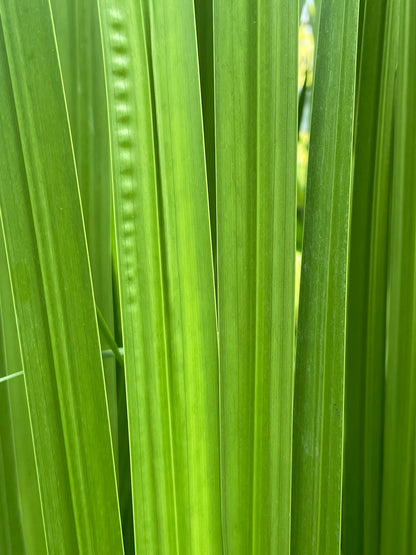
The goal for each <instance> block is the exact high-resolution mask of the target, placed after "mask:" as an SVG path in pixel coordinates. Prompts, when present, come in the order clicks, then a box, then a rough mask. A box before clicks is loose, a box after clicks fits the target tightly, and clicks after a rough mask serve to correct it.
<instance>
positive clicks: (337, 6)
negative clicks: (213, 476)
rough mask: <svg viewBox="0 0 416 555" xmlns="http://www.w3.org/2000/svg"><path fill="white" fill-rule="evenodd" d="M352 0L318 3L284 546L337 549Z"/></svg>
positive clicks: (355, 16) (353, 47)
mask: <svg viewBox="0 0 416 555" xmlns="http://www.w3.org/2000/svg"><path fill="white" fill-rule="evenodd" d="M357 26H358V1H357V0H344V1H339V2H332V1H329V0H323V1H322V3H321V12H320V28H319V39H318V48H317V60H316V72H315V89H314V101H313V112H312V128H311V145H310V158H309V160H310V162H309V169H308V190H307V199H306V215H305V231H304V245H303V255H302V274H301V286H300V301H299V322H298V340H297V354H296V377H295V406H294V446H293V498H292V508H293V510H292V517H293V520H292V552H293V554H295V555H297V554H299V555H300V554H302V555H303V554H304V553H310V554H311V555H313V554H320V553H331V554H332V553H333V554H336V553H339V552H340V547H341V545H340V543H341V489H342V479H341V478H342V454H343V402H344V359H345V348H344V342H345V312H346V311H345V304H346V269H347V255H348V230H349V199H350V185H351V167H352V130H353V113H354V90H355V69H356V67H355V66H356V45H357Z"/></svg>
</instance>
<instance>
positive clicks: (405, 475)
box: [380, 0, 416, 555]
mask: <svg viewBox="0 0 416 555" xmlns="http://www.w3.org/2000/svg"><path fill="white" fill-rule="evenodd" d="M394 5H395V13H396V14H397V15H398V17H399V28H398V31H399V32H398V43H399V44H398V66H397V90H396V96H395V101H396V106H395V125H394V139H395V148H394V155H393V181H392V193H391V232H390V244H389V274H388V300H387V329H386V340H387V351H386V370H385V379H386V395H385V417H384V457H383V486H382V487H383V490H382V507H381V542H380V553H381V555H390V554H391V553H410V552H412V551H413V550H414V547H413V546H412V545H411V543H410V541H411V539H412V536H413V532H412V527H413V524H414V511H415V501H414V497H413V493H414V490H413V487H412V480H414V475H413V472H414V470H413V468H414V466H413V465H414V449H415V424H414V423H415V417H416V413H415V403H416V378H415V376H416V347H415V337H416V217H415V214H416V158H415V152H416V138H415V134H414V128H415V125H416V105H415V102H414V99H415V95H416V68H415V67H414V56H415V52H416V35H415V33H414V30H413V27H412V21H414V18H415V17H416V5H415V3H414V2H412V1H409V0H402V1H401V2H400V1H398V2H394Z"/></svg>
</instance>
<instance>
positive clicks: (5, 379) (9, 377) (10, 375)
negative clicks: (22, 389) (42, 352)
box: [0, 371, 23, 383]
mask: <svg viewBox="0 0 416 555" xmlns="http://www.w3.org/2000/svg"><path fill="white" fill-rule="evenodd" d="M22 375H23V371H21V372H15V373H14V374H8V375H7V376H3V377H2V378H0V383H2V382H7V381H8V380H12V379H13V378H17V376H22Z"/></svg>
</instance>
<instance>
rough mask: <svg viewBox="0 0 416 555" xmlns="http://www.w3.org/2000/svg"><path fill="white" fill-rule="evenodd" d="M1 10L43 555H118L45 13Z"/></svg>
mask: <svg viewBox="0 0 416 555" xmlns="http://www.w3.org/2000/svg"><path fill="white" fill-rule="evenodd" d="M0 8H1V13H2V22H3V26H4V35H5V46H4V44H3V43H2V44H1V51H2V52H3V55H2V56H1V64H0V71H1V83H2V88H1V95H2V107H3V109H2V111H1V115H0V118H1V125H0V129H1V131H0V142H1V148H2V151H3V153H4V156H3V157H2V158H1V175H2V179H3V183H4V186H3V187H1V188H0V207H1V216H2V231H3V233H4V237H5V241H6V249H7V255H8V265H9V271H10V275H11V281H12V288H13V295H14V302H15V311H16V319H17V322H18V332H19V339H20V346H21V351H22V359H23V368H24V371H25V380H26V385H27V393H28V400H29V409H30V415H31V422H32V431H33V437H34V444H35V452H36V461H37V468H38V472H39V483H40V490H41V500H42V508H43V514H44V519H45V527H46V536H47V544H48V551H49V553H68V554H69V553H70V554H74V553H78V552H80V553H88V554H90V553H105V552H109V551H111V553H122V552H123V547H122V540H121V527H120V520H119V512H118V501H117V490H116V482H115V472H114V462H113V456H112V449H111V438H110V430H109V420H108V410H107V404H106V396H105V388H104V379H103V368H102V361H101V353H100V345H99V339H98V329H97V322H96V317H95V304H94V298H93V294H92V284H91V274H90V270H89V263H88V257H87V250H86V242H85V234H84V229H83V223H82V216H81V208H80V198H79V190H78V185H77V179H76V173H75V166H74V160H73V156H72V145H71V140H70V134H69V131H68V124H67V113H66V107H65V102H64V96H63V92H62V81H61V76H60V70H59V65H58V59H57V55H56V45H55V40H54V34H53V26H52V20H51V13H50V6H49V5H48V4H47V3H40V4H33V3H31V2H26V1H23V2H19V3H18V4H14V3H10V2H4V1H2V2H1V3H0ZM33 28H34V29H36V30H37V34H36V35H35V37H33V34H32V32H31V31H32V29H33ZM6 52H7V59H6V56H5V53H6ZM7 62H8V64H9V67H8V65H7ZM9 68H10V74H9ZM17 214H18V215H19V218H17V217H16V215H17ZM58 254H59V255H58ZM92 398H94V403H91V399H92Z"/></svg>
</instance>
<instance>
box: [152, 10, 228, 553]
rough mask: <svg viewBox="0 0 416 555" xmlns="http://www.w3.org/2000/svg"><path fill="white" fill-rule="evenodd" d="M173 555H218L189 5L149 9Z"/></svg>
mask: <svg viewBox="0 0 416 555" xmlns="http://www.w3.org/2000/svg"><path fill="white" fill-rule="evenodd" d="M144 4H145V5H146V13H148V15H149V37H150V45H149V47H150V55H149V59H150V60H151V63H152V74H153V78H154V83H153V84H154V87H153V90H154V101H155V115H156V120H155V121H156V124H157V136H158V160H159V176H160V181H159V183H160V188H159V191H158V193H159V208H160V229H161V239H162V253H163V276H164V303H165V305H164V308H165V317H166V319H165V322H166V324H165V325H166V340H167V355H168V363H169V380H170V396H171V400H172V407H171V408H172V411H171V414H172V428H173V446H174V450H173V452H174V462H175V486H176V499H177V522H178V540H179V551H180V552H185V553H198V552H199V551H200V550H201V549H203V550H204V552H205V553H207V554H211V553H212V554H218V553H221V550H222V546H221V527H220V523H221V520H220V518H221V517H220V483H219V421H218V413H219V408H218V350H217V333H216V313H215V297H214V280H213V265H212V250H211V237H210V229H209V211H208V195H207V180H206V172H205V157H204V142H203V126H202V111H201V99H200V85H199V79H198V60H197V44H196V29H195V19H194V4H193V1H192V0H180V1H179V2H178V1H177V0H175V1H173V0H168V1H166V2H163V3H161V2H159V1H156V0H155V1H153V0H151V1H146V2H144Z"/></svg>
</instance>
